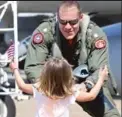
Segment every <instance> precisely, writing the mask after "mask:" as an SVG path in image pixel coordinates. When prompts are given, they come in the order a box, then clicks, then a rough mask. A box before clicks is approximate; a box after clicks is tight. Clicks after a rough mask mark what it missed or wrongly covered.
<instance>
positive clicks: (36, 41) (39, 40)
mask: <svg viewBox="0 0 122 117" xmlns="http://www.w3.org/2000/svg"><path fill="white" fill-rule="evenodd" d="M43 40H44V36H43V34H42V33H36V34H35V35H34V36H33V43H34V44H41V43H42V42H43Z"/></svg>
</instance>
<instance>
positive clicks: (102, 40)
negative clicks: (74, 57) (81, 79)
mask: <svg viewBox="0 0 122 117" xmlns="http://www.w3.org/2000/svg"><path fill="white" fill-rule="evenodd" d="M91 30H92V36H91V40H88V41H90V42H89V43H90V44H89V45H90V46H91V47H90V48H91V50H90V53H89V56H88V61H87V62H88V67H89V70H90V76H89V77H88V78H87V80H89V81H91V82H92V83H94V84H96V82H97V80H98V72H99V68H100V67H101V66H104V65H107V66H108V70H109V74H110V73H111V71H110V66H109V58H108V56H109V55H108V54H109V53H108V51H109V50H108V47H109V45H108V40H107V36H106V34H105V33H104V32H103V30H102V29H101V28H100V27H99V26H97V25H94V26H93V27H92V28H91ZM108 77H110V75H108ZM108 80H109V82H111V81H112V84H113V87H114V88H116V82H115V81H114V79H112V77H111V78H109V79H108ZM110 80H111V81H110Z"/></svg>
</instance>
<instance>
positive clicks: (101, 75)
mask: <svg viewBox="0 0 122 117" xmlns="http://www.w3.org/2000/svg"><path fill="white" fill-rule="evenodd" d="M99 78H101V80H103V81H105V80H107V79H108V68H107V65H105V66H104V67H103V68H102V67H101V68H100V70H99Z"/></svg>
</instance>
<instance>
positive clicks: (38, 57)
mask: <svg viewBox="0 0 122 117" xmlns="http://www.w3.org/2000/svg"><path fill="white" fill-rule="evenodd" d="M45 27H46V28H45ZM51 39H52V35H51V33H50V31H48V27H47V26H40V27H38V28H37V29H36V30H35V31H34V32H33V34H32V37H31V40H30V43H29V46H28V50H27V56H26V60H25V66H24V70H25V74H26V76H27V78H28V79H35V78H38V77H39V76H40V72H41V70H42V68H43V65H44V62H45V61H46V59H47V57H48V56H49V49H48V44H47V43H48V42H49V41H50V40H51Z"/></svg>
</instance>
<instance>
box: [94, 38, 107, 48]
mask: <svg viewBox="0 0 122 117" xmlns="http://www.w3.org/2000/svg"><path fill="white" fill-rule="evenodd" d="M105 46H106V41H105V40H103V39H99V40H97V41H96V42H95V47H96V48H97V49H101V48H104V47H105Z"/></svg>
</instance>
